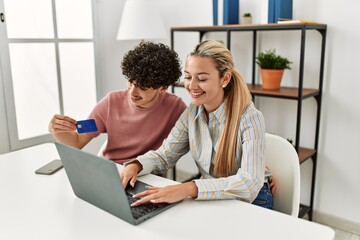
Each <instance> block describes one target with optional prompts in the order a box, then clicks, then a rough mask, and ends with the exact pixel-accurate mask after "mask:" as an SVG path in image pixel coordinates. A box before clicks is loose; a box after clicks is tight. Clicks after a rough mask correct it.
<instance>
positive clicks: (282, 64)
mask: <svg viewBox="0 0 360 240" xmlns="http://www.w3.org/2000/svg"><path fill="white" fill-rule="evenodd" d="M256 63H257V64H258V65H259V67H260V74H261V80H262V87H263V88H264V89H268V90H277V89H279V88H280V84H281V79H282V76H283V74H284V70H285V69H291V67H290V64H291V63H292V62H290V61H289V60H288V59H287V58H285V57H282V56H280V55H277V54H276V52H275V49H270V50H267V51H265V52H261V53H259V55H258V56H257V57H256Z"/></svg>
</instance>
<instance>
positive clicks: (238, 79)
mask: <svg viewBox="0 0 360 240" xmlns="http://www.w3.org/2000/svg"><path fill="white" fill-rule="evenodd" d="M190 56H199V57H208V58H211V59H212V60H213V61H214V63H215V66H216V68H217V70H218V71H219V75H220V77H221V78H222V77H224V76H225V74H226V73H227V72H229V73H230V74H231V79H230V81H229V83H228V84H227V86H226V87H225V88H224V98H225V100H226V105H225V109H226V122H225V127H224V130H223V132H222V134H221V136H220V138H219V141H220V142H219V144H218V150H217V152H216V155H215V166H214V173H213V174H214V175H215V176H216V177H226V176H230V175H233V174H234V173H236V171H237V169H238V167H239V166H237V164H236V158H235V157H236V147H237V138H238V130H239V125H240V118H241V115H242V113H243V112H244V110H245V109H246V107H247V106H248V104H249V102H250V101H251V94H250V91H249V89H248V87H247V84H246V81H245V80H244V79H243V77H242V75H241V74H240V72H239V71H237V70H236V69H235V67H234V61H233V57H232V54H231V52H230V51H229V49H227V48H226V47H225V46H224V45H223V44H222V43H220V42H217V41H212V40H207V41H203V42H201V43H199V44H198V45H197V46H196V47H195V49H194V50H193V51H192V52H191V53H190Z"/></svg>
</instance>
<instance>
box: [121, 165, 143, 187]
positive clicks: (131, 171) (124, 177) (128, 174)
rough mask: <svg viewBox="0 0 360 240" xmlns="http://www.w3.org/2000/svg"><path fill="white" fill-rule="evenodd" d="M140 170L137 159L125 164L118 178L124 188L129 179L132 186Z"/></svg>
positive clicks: (140, 166)
mask: <svg viewBox="0 0 360 240" xmlns="http://www.w3.org/2000/svg"><path fill="white" fill-rule="evenodd" d="M141 170H142V165H141V163H140V162H139V161H137V160H136V161H134V162H131V163H129V164H127V165H126V166H125V168H124V169H123V170H122V172H121V173H120V179H121V182H122V184H123V186H124V188H126V186H127V184H128V183H129V181H130V185H131V186H132V187H134V185H135V182H136V181H137V176H138V173H139V172H140V171H141Z"/></svg>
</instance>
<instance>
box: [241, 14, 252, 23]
mask: <svg viewBox="0 0 360 240" xmlns="http://www.w3.org/2000/svg"><path fill="white" fill-rule="evenodd" d="M241 23H242V24H251V23H252V17H251V13H249V12H247V13H244V14H243V15H242V18H241Z"/></svg>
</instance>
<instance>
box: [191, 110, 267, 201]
mask: <svg viewBox="0 0 360 240" xmlns="http://www.w3.org/2000/svg"><path fill="white" fill-rule="evenodd" d="M238 134H239V136H238V148H239V150H238V154H237V155H239V156H237V158H238V159H237V163H238V165H239V166H240V167H239V169H238V171H237V172H236V174H234V175H231V176H229V177H222V178H212V177H211V176H207V179H199V180H195V183H196V185H197V187H198V198H197V200H213V199H234V198H237V199H241V200H243V201H246V202H252V201H253V200H254V199H255V198H256V196H257V194H258V192H259V191H260V189H261V187H262V186H263V181H264V172H265V158H264V154H265V123H264V118H263V116H262V114H261V112H259V111H257V110H256V109H255V107H254V106H253V105H252V104H251V105H249V107H248V109H247V110H246V111H245V112H244V113H243V116H242V118H241V122H240V128H239V133H238ZM240 157H241V158H240Z"/></svg>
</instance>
